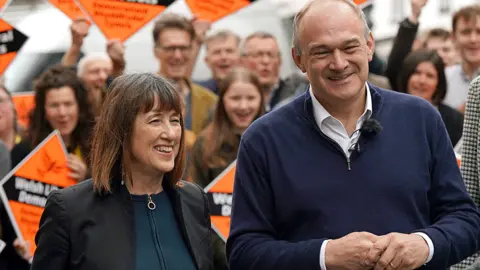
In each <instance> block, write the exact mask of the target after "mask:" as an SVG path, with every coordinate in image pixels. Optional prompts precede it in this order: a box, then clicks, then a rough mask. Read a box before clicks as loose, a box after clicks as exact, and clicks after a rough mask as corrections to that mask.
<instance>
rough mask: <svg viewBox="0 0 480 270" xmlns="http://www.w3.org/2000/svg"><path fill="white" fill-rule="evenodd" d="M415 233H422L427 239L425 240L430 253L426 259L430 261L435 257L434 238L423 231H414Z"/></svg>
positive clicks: (427, 261)
mask: <svg viewBox="0 0 480 270" xmlns="http://www.w3.org/2000/svg"><path fill="white" fill-rule="evenodd" d="M414 234H418V235H420V236H421V237H422V238H423V239H424V240H425V242H427V245H428V249H429V253H428V258H427V260H426V261H425V263H429V262H430V261H431V260H432V258H433V252H434V247H433V242H432V239H430V237H428V235H426V234H424V233H422V232H417V233H414Z"/></svg>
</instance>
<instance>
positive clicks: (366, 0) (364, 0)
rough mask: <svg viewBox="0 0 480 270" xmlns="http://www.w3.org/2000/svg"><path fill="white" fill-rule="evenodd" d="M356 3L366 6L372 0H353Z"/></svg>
mask: <svg viewBox="0 0 480 270" xmlns="http://www.w3.org/2000/svg"><path fill="white" fill-rule="evenodd" d="M353 2H355V4H357V5H359V6H360V7H362V8H364V7H366V6H368V5H370V4H371V3H372V1H371V0H353Z"/></svg>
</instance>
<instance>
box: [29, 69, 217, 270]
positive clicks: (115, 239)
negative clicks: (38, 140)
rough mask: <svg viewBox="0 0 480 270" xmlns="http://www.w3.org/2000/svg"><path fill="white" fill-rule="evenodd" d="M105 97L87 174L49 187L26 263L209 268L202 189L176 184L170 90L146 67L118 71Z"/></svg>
mask: <svg viewBox="0 0 480 270" xmlns="http://www.w3.org/2000/svg"><path fill="white" fill-rule="evenodd" d="M105 104H108V106H104V107H103V108H102V110H101V112H100V115H99V117H98V118H97V123H96V126H95V129H94V133H93V141H92V150H91V164H92V166H91V167H92V180H87V181H84V182H82V183H79V184H77V185H75V186H72V187H69V188H66V189H62V190H58V191H53V192H52V193H51V195H50V197H49V199H48V200H47V203H46V207H45V210H44V212H43V216H42V219H41V222H40V229H39V231H38V233H37V236H36V244H37V249H36V251H35V256H34V257H33V263H32V270H44V269H49V270H63V269H65V270H66V269H69V270H80V269H118V270H120V269H123V270H147V269H148V270H150V269H183V270H190V269H191V270H194V269H198V270H213V265H212V259H211V257H212V252H211V247H210V243H209V241H205V239H209V237H210V234H211V226H210V211H209V209H208V200H207V197H206V194H205V193H204V192H203V190H202V189H201V188H199V187H198V186H197V185H194V184H192V183H188V182H184V181H180V177H181V175H182V174H183V171H184V168H185V149H184V144H185V138H184V130H185V129H184V125H183V117H182V106H183V104H182V98H181V97H180V94H179V93H178V92H177V91H176V90H175V89H174V87H173V86H172V85H171V84H170V83H168V82H167V81H166V80H165V79H163V78H161V77H159V76H157V75H154V74H132V75H122V76H120V77H117V78H116V79H114V80H113V82H112V84H111V85H110V87H109V90H108V91H107V95H106V99H105Z"/></svg>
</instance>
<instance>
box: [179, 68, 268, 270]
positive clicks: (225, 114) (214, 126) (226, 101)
mask: <svg viewBox="0 0 480 270" xmlns="http://www.w3.org/2000/svg"><path fill="white" fill-rule="evenodd" d="M219 89H220V92H219V95H220V96H219V101H218V104H217V108H216V110H215V113H214V115H213V119H212V122H211V123H210V124H209V125H208V126H207V128H206V129H205V130H204V131H203V132H202V133H200V136H199V137H198V139H197V141H196V143H195V145H194V147H193V151H192V157H191V164H190V167H189V172H188V176H189V178H190V179H191V180H192V181H194V182H195V183H197V184H199V185H200V186H201V187H203V188H205V187H206V186H207V185H208V184H210V182H212V181H213V180H214V179H215V178H216V177H217V176H218V175H220V174H221V173H222V172H223V171H224V170H225V169H226V168H227V167H228V166H229V165H230V164H231V163H232V162H233V161H235V159H236V157H237V150H238V145H239V143H240V137H241V135H242V133H243V132H244V131H245V129H246V128H247V127H248V126H249V125H250V124H251V123H252V122H253V121H254V120H255V119H257V118H258V117H260V116H261V115H263V113H264V112H265V109H264V106H263V91H262V86H261V85H260V82H259V80H258V78H257V76H256V75H255V74H254V73H252V72H250V71H249V70H247V69H245V68H234V69H232V70H231V71H230V72H229V73H227V76H226V77H225V78H224V80H223V81H221V83H220V88H219ZM212 238H213V239H212V246H213V248H214V254H213V255H214V257H213V258H214V265H215V269H216V270H221V269H228V264H227V261H226V256H225V243H224V242H223V240H222V239H221V238H220V237H218V235H216V234H214V235H212Z"/></svg>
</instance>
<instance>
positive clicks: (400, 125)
mask: <svg viewBox="0 0 480 270" xmlns="http://www.w3.org/2000/svg"><path fill="white" fill-rule="evenodd" d="M370 90H371V94H372V103H373V114H372V117H373V118H374V119H376V120H378V121H379V122H380V124H381V125H382V127H383V129H382V131H381V132H380V133H378V134H376V135H375V136H374V137H372V138H365V137H364V136H361V137H360V149H361V151H360V153H357V152H354V153H353V154H352V156H351V158H350V161H351V164H350V165H351V167H350V169H349V166H348V165H347V158H346V156H345V154H344V153H343V151H342V150H341V149H340V147H339V146H338V145H337V144H336V143H335V142H333V140H331V139H329V138H327V137H326V136H325V135H324V134H323V133H322V132H321V131H320V129H319V128H318V126H317V125H316V122H315V119H314V116H313V111H312V100H311V97H310V95H309V92H308V91H307V92H306V93H305V94H304V95H302V96H299V97H298V98H296V99H295V100H294V101H293V102H292V103H290V104H288V105H285V106H284V107H282V108H279V109H278V110H275V111H273V112H270V113H269V114H267V115H265V116H263V117H261V118H260V119H258V120H257V121H255V122H254V123H253V124H252V125H251V126H250V127H249V128H248V130H247V131H246V132H245V134H244V135H243V137H242V140H241V144H240V149H239V154H238V159H237V167H236V175H235V184H234V194H233V212H232V220H231V231H230V237H229V239H228V241H227V256H228V257H229V263H230V267H231V270H236V269H258V270H269V269H272V270H273V269H275V270H279V269H295V270H301V269H308V270H310V269H320V264H319V255H320V247H321V245H322V243H323V241H324V240H326V239H337V238H340V237H343V236H345V235H347V234H349V233H352V232H360V231H367V232H371V233H373V234H376V235H385V234H388V233H391V232H398V233H412V232H423V233H425V234H427V235H428V236H429V237H430V238H431V240H432V242H433V244H434V256H433V258H432V260H431V261H430V262H429V263H428V264H427V265H426V266H424V267H423V268H422V269H435V270H439V269H446V268H447V267H448V266H450V265H453V264H455V263H457V262H460V261H461V260H462V259H464V258H466V257H468V256H469V255H471V254H473V253H474V252H475V251H477V250H478V249H479V248H480V214H479V212H478V209H477V208H476V206H475V204H474V203H473V201H472V200H471V199H470V197H469V195H468V193H467V192H466V189H465V186H464V183H463V180H462V177H461V174H460V170H459V168H458V165H457V163H456V159H455V154H454V152H453V149H452V145H451V143H450V140H449V138H448V135H447V132H446V129H445V126H444V124H443V122H442V119H441V117H440V114H439V113H438V111H437V110H436V109H435V108H434V107H433V106H432V105H430V104H429V103H428V102H426V101H424V100H422V99H419V98H416V97H413V96H410V95H406V94H400V93H396V92H393V91H387V90H382V89H379V88H376V87H374V86H372V85H370Z"/></svg>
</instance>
